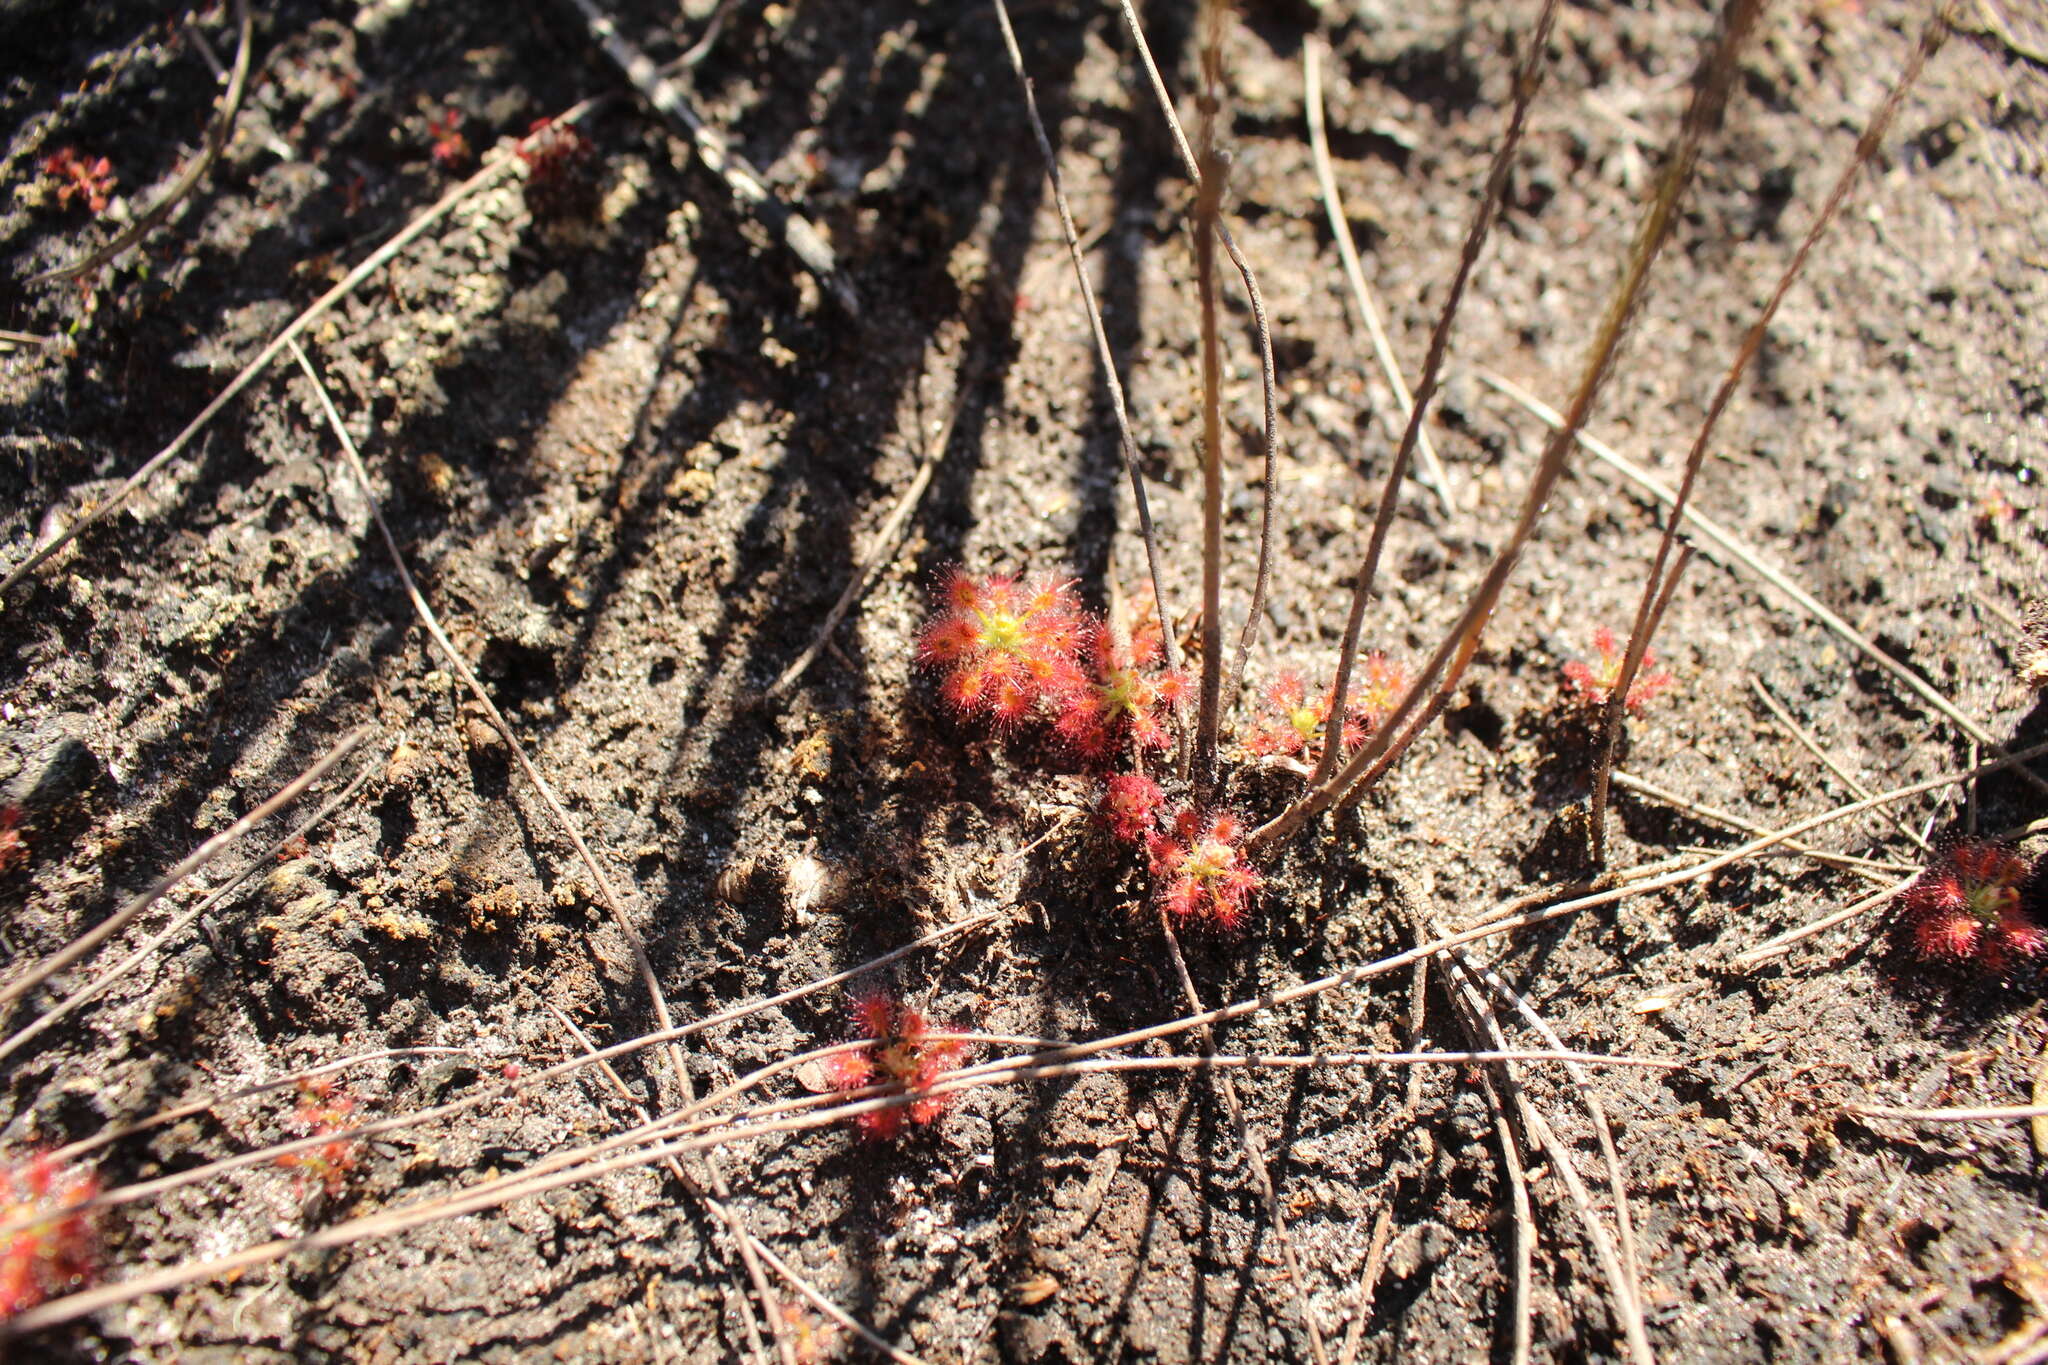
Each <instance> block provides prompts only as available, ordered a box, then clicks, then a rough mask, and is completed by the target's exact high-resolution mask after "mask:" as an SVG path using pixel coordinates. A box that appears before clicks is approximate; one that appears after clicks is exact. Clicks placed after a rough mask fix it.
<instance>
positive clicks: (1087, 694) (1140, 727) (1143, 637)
mask: <svg viewBox="0 0 2048 1365" xmlns="http://www.w3.org/2000/svg"><path fill="white" fill-rule="evenodd" d="M1087 652H1088V655H1089V656H1090V658H1091V659H1092V661H1093V663H1094V665H1095V667H1094V670H1093V671H1094V676H1093V677H1092V678H1087V679H1085V680H1084V681H1082V682H1081V683H1080V684H1079V685H1078V686H1076V687H1074V688H1073V689H1072V690H1071V691H1069V692H1067V693H1065V694H1064V695H1055V696H1053V697H1052V698H1051V699H1050V700H1051V701H1052V704H1053V707H1054V713H1055V719H1054V722H1053V726H1054V729H1055V730H1057V731H1058V732H1059V735H1060V738H1062V739H1064V740H1066V741H1067V742H1068V743H1069V744H1071V745H1073V746H1074V748H1075V750H1076V751H1077V752H1079V753H1080V754H1082V755H1083V756H1084V757H1087V758H1106V757H1108V756H1110V755H1112V754H1114V753H1116V752H1117V751H1118V750H1120V749H1122V748H1123V745H1124V740H1125V739H1126V738H1127V737H1128V738H1129V739H1130V740H1132V741H1133V742H1135V743H1136V744H1137V746H1138V747H1139V748H1140V749H1164V748H1165V747H1166V746H1167V745H1168V744H1170V743H1171V742H1172V735H1171V734H1170V733H1169V732H1168V730H1167V726H1166V720H1167V717H1168V715H1169V714H1170V713H1171V712H1172V709H1173V707H1174V706H1175V705H1176V704H1178V703H1179V701H1180V699H1181V697H1182V696H1184V695H1185V694H1186V692H1187V679H1186V678H1185V677H1184V676H1183V675H1181V674H1179V673H1176V672H1174V671H1173V670H1171V669H1163V668H1161V666H1160V665H1161V661H1162V660H1163V659H1164V657H1165V647H1164V644H1163V643H1162V640H1161V637H1160V634H1159V627H1158V624H1157V621H1156V618H1153V619H1151V621H1150V624H1149V627H1147V626H1144V625H1141V627H1140V628H1139V629H1138V630H1134V631H1133V632H1132V633H1131V636H1130V639H1129V640H1128V641H1124V640H1120V639H1119V638H1118V633H1117V631H1116V630H1114V629H1113V628H1112V627H1109V626H1106V625H1101V624H1095V625H1094V626H1093V627H1092V629H1091V631H1090V637H1089V640H1088V648H1087Z"/></svg>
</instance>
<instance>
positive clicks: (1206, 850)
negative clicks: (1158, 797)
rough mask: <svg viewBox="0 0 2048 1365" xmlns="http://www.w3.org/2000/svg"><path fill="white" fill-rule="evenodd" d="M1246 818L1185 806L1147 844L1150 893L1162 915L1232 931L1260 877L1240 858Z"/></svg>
mask: <svg viewBox="0 0 2048 1365" xmlns="http://www.w3.org/2000/svg"><path fill="white" fill-rule="evenodd" d="M1244 833H1245V831H1244V822H1243V821H1241V820H1239V819H1238V818H1237V817H1236V816H1235V815H1232V814H1231V813H1230V812H1228V811H1216V812H1213V813H1204V812H1202V811H1199V810H1197V809H1195V808H1194V807H1193V806H1184V807H1182V808H1181V810H1180V811H1179V813H1178V814H1176V815H1175V816H1174V818H1173V823H1172V828H1171V831H1170V832H1169V833H1166V834H1155V835H1153V836H1152V838H1151V839H1150V840H1149V841H1148V842H1147V851H1148V852H1149V853H1150V854H1151V859H1152V883H1153V892H1154V894H1155V895H1156V896H1157V897H1158V900H1159V904H1160V906H1161V908H1163V909H1164V910H1165V911H1166V913H1167V914H1168V915H1169V916H1170V917H1171V918H1173V919H1175V920H1180V921H1184V922H1201V921H1206V922H1208V923H1211V924H1214V925H1216V926H1217V927H1219V928H1223V929H1232V928H1235V927H1237V925H1238V924H1239V923H1240V922H1241V921H1242V920H1243V919H1244V914H1245V910H1246V907H1247V906H1248V905H1249V903H1250V901H1251V897H1252V893H1253V892H1255V891H1257V890H1258V889H1259V886H1260V884H1261V878H1260V877H1259V874H1258V872H1257V871H1256V870H1254V869H1253V867H1252V866H1251V864H1250V863H1249V862H1247V861H1246V860H1245V856H1244V847H1243V845H1244Z"/></svg>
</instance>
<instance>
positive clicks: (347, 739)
mask: <svg viewBox="0 0 2048 1365" xmlns="http://www.w3.org/2000/svg"><path fill="white" fill-rule="evenodd" d="M376 728H377V727H376V726H374V725H359V726H357V727H356V728H355V729H353V730H351V731H349V732H348V733H347V734H346V735H343V736H342V737H341V739H340V741H339V742H337V743H336V744H335V745H334V747H332V748H330V749H329V750H327V752H325V753H323V754H321V755H320V757H318V758H316V759H314V760H313V762H312V765H311V766H310V767H308V768H307V769H306V770H305V771H304V772H302V773H300V774H299V775H298V776H297V777H295V778H293V779H292V780H291V781H289V782H287V783H285V784H284V786H282V787H280V788H279V789H278V790H277V793H276V794H275V795H273V796H272V797H270V799H269V800H267V801H264V802H262V803H260V804H259V805H257V806H256V807H255V808H254V809H253V810H251V811H250V812H249V813H248V814H246V815H244V816H243V817H242V818H241V819H239V820H237V821H235V823H233V824H232V825H229V826H228V827H227V828H226V829H224V830H222V831H221V832H220V833H218V834H216V835H214V836H213V837H212V838H211V839H208V840H207V841H206V842H205V843H203V844H201V845H200V846H199V847H198V848H196V849H193V850H192V852H191V853H190V854H188V855H187V856H186V858H185V860H184V861H183V862H181V863H179V864H178V865H177V866H176V867H174V868H172V869H171V870H170V871H169V872H166V873H164V875H163V876H161V877H159V878H157V879H156V881H155V882H154V883H152V884H151V885H150V887H149V889H148V890H146V891H144V892H142V894H140V895H138V896H133V897H130V898H129V901H128V903H127V904H126V905H123V906H122V907H121V908H120V909H119V910H117V911H115V912H114V913H113V914H111V915H109V916H107V917H106V918H105V919H103V920H101V921H100V922H99V923H98V924H96V925H94V926H93V927H92V928H91V929H88V930H87V931H86V932H85V933H83V934H80V935H79V936H78V937H77V938H75V939H73V940H72V941H71V942H70V943H68V944H66V945H65V946H64V947H62V948H60V949H58V950H57V951H56V952H54V953H52V954H50V955H49V956H48V957H46V958H44V959H43V960H42V961H41V962H39V963H37V964H36V965H35V966H33V967H31V968H29V969H28V970H27V971H25V972H23V973H22V974H21V975H20V976H18V977H16V978H15V979H14V980H12V981H10V982H8V983H7V984H6V985H5V986H0V1006H5V1005H8V1004H10V1003H12V1002H13V1001H16V1000H19V999H20V998H21V997H22V996H23V995H25V994H27V993H28V992H29V991H31V990H34V989H35V988H36V987H37V986H39V985H41V984H42V983H43V982H45V981H47V980H49V979H50V978H51V977H53V976H55V975H56V974H57V973H58V972H61V971H63V970H64V969H65V968H66V967H69V966H70V965H71V964H72V963H74V962H76V961H78V960H79V959H80V958H82V957H84V956H85V955H86V954H88V953H90V952H92V951H93V949H95V948H97V947H99V946H100V945H101V944H102V943H105V942H106V941H107V940H108V939H110V938H112V937H113V936H114V935H115V934H118V933H120V932H121V931H122V930H123V929H125V928H127V927H128V925H129V924H130V923H132V922H133V921H134V919H135V917H136V916H137V915H139V914H141V913H142V912H143V911H145V910H147V909H149V907H150V906H152V905H154V904H156V903H157V901H158V900H159V899H161V898H162V897H163V896H164V894H165V893H166V892H168V891H169V890H170V889H171V888H172V887H174V886H176V885H177V884H178V883H179V882H182V881H184V880H185V878H187V877H189V876H191V875H192V874H193V873H194V872H197V871H198V870H199V869H200V868H202V867H204V866H206V865H207V864H208V863H210V862H212V861H213V860H214V859H215V858H217V857H219V856H220V854H221V852H222V851H223V850H225V849H226V848H227V847H228V845H230V844H232V843H234V842H235V841H236V840H237V839H240V838H241V837H242V836H243V835H244V834H247V833H248V832H249V831H250V830H251V829H252V828H254V827H255V826H256V825H258V824H261V823H262V822H263V821H265V820H267V819H269V818H270V817H271V816H273V815H275V814H276V813H277V812H278V811H280V810H282V809H284V808H285V807H286V806H288V805H290V804H291V803H292V802H294V801H296V800H298V799H299V797H300V796H302V795H303V794H304V793H305V791H306V789H307V788H308V787H310V786H312V785H313V784H314V783H315V782H318V781H319V780H320V779H321V778H323V777H325V776H326V775H327V774H328V772H329V771H330V770H331V769H332V768H333V767H334V765H335V764H337V763H339V762H341V760H343V759H344V758H347V757H348V756H349V754H351V753H353V752H354V751H355V747H356V746H357V745H358V744H361V743H362V742H363V741H364V740H365V739H367V738H369V736H370V733H371V732H372V731H373V730H375V729H376Z"/></svg>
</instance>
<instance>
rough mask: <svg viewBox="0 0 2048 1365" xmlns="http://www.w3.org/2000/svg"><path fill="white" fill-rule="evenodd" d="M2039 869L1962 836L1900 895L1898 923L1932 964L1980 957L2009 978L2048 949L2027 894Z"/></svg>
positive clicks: (2008, 852) (1984, 965) (1985, 965)
mask: <svg viewBox="0 0 2048 1365" xmlns="http://www.w3.org/2000/svg"><path fill="white" fill-rule="evenodd" d="M2032 871H2033V868H2032V865H2031V864H2029V862H2028V861H2027V859H2025V858H2024V857H2022V856H2021V855H2020V854H2018V853H2016V852H2014V851H2013V850H2012V849H2010V848H2007V847H2006V846H2005V845H2003V844H1995V843H1992V842H1990V841H1989V840H1984V839H1963V840H1959V841H1958V842H1956V843H1953V844H1950V845H1948V846H1947V847H1946V848H1944V849H1942V850H1941V851H1940V853H1939V855H1938V856H1937V857H1936V859H1935V861H1934V862H1933V863H1932V864H1930V865H1929V866H1928V868H1927V870H1926V871H1924V872H1922V873H1921V874H1920V879H1919V880H1918V881H1916V882H1914V883H1913V884H1912V885H1911V886H1910V887H1908V888H1907V889H1906V890H1905V892H1904V893H1903V894H1902V895H1901V896H1900V897H1899V913H1898V917H1897V919H1896V921H1895V923H1896V924H1897V926H1898V927H1899V928H1900V929H1901V930H1902V931H1903V932H1904V935H1905V938H1906V941H1907V942H1908V943H1909V944H1910V945H1911V946H1912V949H1913V951H1914V952H1916V953H1918V954H1919V955H1920V956H1921V957H1922V958H1924V959H1926V960H1928V961H1930V962H1954V963H1974V964H1975V965H1977V966H1979V967H1981V968H1982V969H1983V970H1984V971H1986V972H1988V973H1990V974H1991V975H1993V976H2002V975H2004V974H2005V973H2006V972H2008V971H2010V970H2011V969H2012V968H2013V967H2014V966H2016V965H2017V964H2018V963H2020V962H2023V961H2032V960H2034V959H2037V958H2040V957H2042V956H2044V955H2048V929H2044V928H2043V927H2042V926H2041V925H2040V924H2039V923H2038V922H2036V921H2035V919H2034V918H2033V916H2032V915H2030V914H2028V913H2027V907H2026V905H2025V902H2024V901H2023V899H2022V897H2021V888H2022V887H2023V886H2024V885H2025V883H2026V881H2027V877H2028V875H2029V874H2030V873H2031V872H2032Z"/></svg>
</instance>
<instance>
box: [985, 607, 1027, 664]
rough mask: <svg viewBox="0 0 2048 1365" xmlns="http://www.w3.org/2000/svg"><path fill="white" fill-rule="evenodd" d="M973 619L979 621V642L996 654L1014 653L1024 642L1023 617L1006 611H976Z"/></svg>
mask: <svg viewBox="0 0 2048 1365" xmlns="http://www.w3.org/2000/svg"><path fill="white" fill-rule="evenodd" d="M974 619H975V620H976V621H979V622H980V623H981V644H982V648H984V649H991V650H994V651H995V652H996V653H998V654H1015V653H1016V652H1017V651H1018V650H1019V649H1020V648H1022V647H1023V644H1024V621H1023V618H1021V617H1018V616H1014V615H1012V614H1011V613H1009V612H1007V611H996V610H988V611H977V612H975V613H974Z"/></svg>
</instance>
